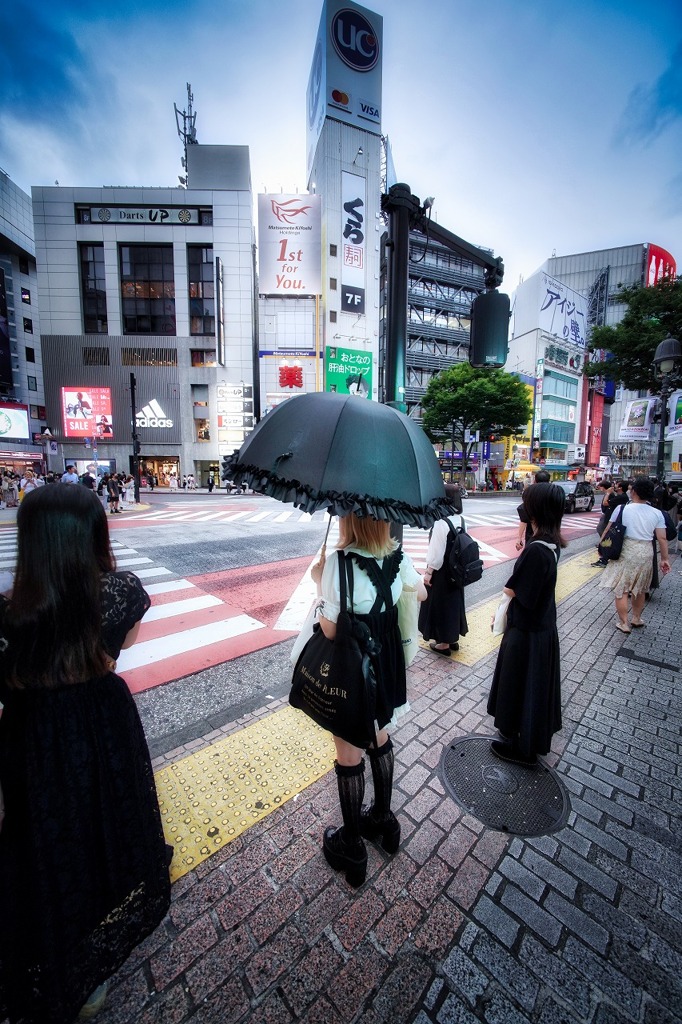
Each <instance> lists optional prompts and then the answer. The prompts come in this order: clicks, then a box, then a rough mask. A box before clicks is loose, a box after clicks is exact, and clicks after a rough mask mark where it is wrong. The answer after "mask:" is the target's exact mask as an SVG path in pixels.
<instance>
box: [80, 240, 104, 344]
mask: <svg viewBox="0 0 682 1024" xmlns="http://www.w3.org/2000/svg"><path fill="white" fill-rule="evenodd" d="M80 268H81V306H82V310H83V330H84V331H85V333H86V334H107V333H108V326H107V293H106V281H105V276H104V246H103V245H81V246H80Z"/></svg>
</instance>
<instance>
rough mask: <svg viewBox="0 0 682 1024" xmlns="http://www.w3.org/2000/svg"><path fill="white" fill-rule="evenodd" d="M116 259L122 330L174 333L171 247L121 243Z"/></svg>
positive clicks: (127, 331)
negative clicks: (119, 261)
mask: <svg viewBox="0 0 682 1024" xmlns="http://www.w3.org/2000/svg"><path fill="white" fill-rule="evenodd" d="M120 260H121V267H120V270H121V299H122V306H123V333H124V334H166V335H174V334H175V279H174V276H173V246H172V245H122V246H121V249H120ZM131 351H132V350H131ZM125 365H131V366H132V365H140V364H134V363H130V364H126V363H124V366H125ZM173 365H176V364H173Z"/></svg>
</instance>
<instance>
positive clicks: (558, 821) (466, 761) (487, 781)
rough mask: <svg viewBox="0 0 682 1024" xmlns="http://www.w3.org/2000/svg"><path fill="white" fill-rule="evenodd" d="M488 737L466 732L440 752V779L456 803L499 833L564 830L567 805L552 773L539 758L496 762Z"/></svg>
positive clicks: (565, 793) (565, 794)
mask: <svg viewBox="0 0 682 1024" xmlns="http://www.w3.org/2000/svg"><path fill="white" fill-rule="evenodd" d="M492 738H493V737H486V736H466V737H464V739H459V740H455V741H454V742H453V743H449V744H448V745H447V746H446V747H445V749H444V750H443V754H442V757H441V759H440V777H441V780H442V782H443V785H444V786H445V788H446V789H447V791H448V793H449V794H450V796H451V797H452V799H453V800H454V801H455V803H457V804H459V806H460V807H463V808H464V809H465V810H466V811H468V812H469V814H473V816H474V817H475V818H478V820H479V821H482V822H483V824H484V825H487V826H488V827H489V828H494V829H496V830H497V831H498V832H509V833H510V834H511V835H516V836H544V835H547V834H548V833H549V832H557V831H558V830H559V829H560V828H563V827H564V825H565V824H566V822H567V820H568V815H569V813H570V810H571V804H570V800H569V796H568V790H567V789H566V787H565V786H564V784H563V782H562V781H561V779H560V778H559V776H558V775H557V774H556V772H555V771H553V769H552V768H549V767H548V766H547V765H546V764H544V762H542V761H539V762H538V763H537V765H535V766H534V767H532V768H526V767H524V766H522V765H517V764H510V763H509V762H508V761H501V760H500V758H499V757H495V755H494V754H493V752H492V750H491V749H490V740H491V739H492Z"/></svg>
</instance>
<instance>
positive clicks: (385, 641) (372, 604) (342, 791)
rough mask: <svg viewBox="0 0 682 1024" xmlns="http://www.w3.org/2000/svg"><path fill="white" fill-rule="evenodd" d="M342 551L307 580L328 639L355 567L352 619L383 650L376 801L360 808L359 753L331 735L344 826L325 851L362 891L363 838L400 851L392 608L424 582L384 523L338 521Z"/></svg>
mask: <svg viewBox="0 0 682 1024" xmlns="http://www.w3.org/2000/svg"><path fill="white" fill-rule="evenodd" d="M338 547H339V550H338V551H334V552H333V553H332V554H331V555H330V557H329V558H327V559H324V558H323V559H322V560H321V561H320V562H318V563H317V565H316V566H314V567H313V572H312V576H313V579H314V580H315V582H316V583H318V585H319V592H320V596H321V601H320V604H319V608H318V616H319V622H320V627H321V629H322V632H323V633H324V635H325V636H326V637H327V638H328V639H329V640H333V639H334V637H335V636H336V622H337V619H338V616H339V612H340V610H341V598H340V593H341V587H340V570H341V568H342V567H344V566H345V558H348V559H349V560H350V562H351V566H352V579H353V610H354V613H355V617H356V619H357V620H359V621H360V622H364V623H366V624H367V626H368V627H369V630H370V633H371V635H372V637H373V638H374V640H375V641H376V642H377V643H378V644H380V645H381V650H380V651H379V652H378V656H377V658H376V659H375V661H374V665H375V669H376V690H377V692H376V712H375V714H376V721H375V723H374V724H375V729H376V734H375V739H374V742H373V743H372V744H371V746H370V747H369V749H368V751H367V753H368V755H369V763H370V767H371V770H372V781H373V783H374V800H373V801H372V803H371V804H370V805H369V806H368V807H363V806H362V800H363V797H364V793H365V761H364V758H363V754H364V750H363V749H362V748H361V747H357V746H355V745H354V744H352V743H350V742H348V741H347V740H345V739H342V738H341V737H340V736H334V737H333V739H334V745H335V747H336V761H335V769H336V780H337V785H338V791H339V802H340V804H341V814H342V817H343V825H341V826H340V827H339V828H328V829H326V830H325V833H324V838H323V844H322V845H323V852H324V856H325V858H326V860H327V863H328V864H330V866H331V867H333V868H334V869H335V870H336V871H345V874H346V881H347V882H348V883H349V884H350V885H352V886H354V887H357V886H360V885H362V883H363V882H364V880H365V875H366V872H367V850H366V848H365V844H364V842H363V839H369V840H372V841H374V842H377V843H379V844H380V845H381V846H382V847H383V849H384V850H385V851H386V852H387V853H391V854H393V853H396V851H397V850H398V846H399V844H400V823H399V821H398V819H397V818H396V816H395V814H394V813H393V811H392V810H391V793H392V789H393V744H392V742H391V737H390V736H389V734H388V727H389V726H390V725H392V724H394V723H395V721H396V720H397V718H398V716H399V715H400V714H401V713H402V712H403V711H406V710H408V707H409V705H408V704H407V686H406V676H405V655H404V653H403V645H402V638H401V636H400V630H399V627H398V611H397V608H396V607H395V606H396V602H397V601H398V598H399V597H400V594H401V592H402V589H403V586H407V587H414V588H415V589H416V590H417V598H418V600H420V601H421V600H423V599H424V598H425V597H426V591H425V588H424V584H423V582H422V578H421V576H420V575H419V573H418V572H417V571H416V569H415V568H414V566H413V565H412V561H411V559H410V557H409V555H407V554H405V553H404V552H403V551H402V550H401V549H400V548H399V547H398V545H397V543H396V541H394V540H393V539H392V538H391V534H390V526H389V524H388V523H387V522H379V521H377V520H376V519H370V518H362V519H361V518H359V517H358V516H356V515H354V514H353V513H351V514H350V515H348V516H345V517H344V518H342V519H341V520H340V522H339V545H338Z"/></svg>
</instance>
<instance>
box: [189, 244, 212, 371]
mask: <svg viewBox="0 0 682 1024" xmlns="http://www.w3.org/2000/svg"><path fill="white" fill-rule="evenodd" d="M214 275H215V267H214V262H213V246H212V245H188V246H187V277H188V286H189V333H190V334H192V335H197V334H204V335H209V336H210V337H214V336H215V280H214ZM214 365H215V364H214Z"/></svg>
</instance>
